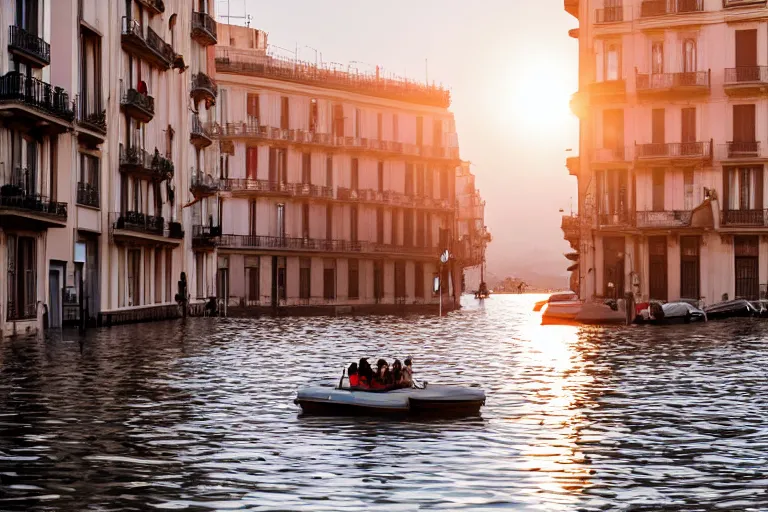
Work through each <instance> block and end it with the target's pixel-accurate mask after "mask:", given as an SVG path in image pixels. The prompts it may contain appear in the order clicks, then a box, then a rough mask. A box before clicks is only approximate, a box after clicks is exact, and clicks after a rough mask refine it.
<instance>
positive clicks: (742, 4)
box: [723, 0, 765, 9]
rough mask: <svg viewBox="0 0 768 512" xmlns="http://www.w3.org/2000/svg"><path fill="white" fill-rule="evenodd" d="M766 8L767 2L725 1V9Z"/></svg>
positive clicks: (763, 0) (759, 0) (756, 0)
mask: <svg viewBox="0 0 768 512" xmlns="http://www.w3.org/2000/svg"><path fill="white" fill-rule="evenodd" d="M759 6H763V7H764V6H765V0H723V7H724V8H725V9H730V8H737V7H759Z"/></svg>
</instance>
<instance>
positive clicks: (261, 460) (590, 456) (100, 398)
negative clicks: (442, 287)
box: [0, 295, 768, 511]
mask: <svg viewBox="0 0 768 512" xmlns="http://www.w3.org/2000/svg"><path fill="white" fill-rule="evenodd" d="M539 298H540V297H539V296H536V295H525V296H494V297H492V298H491V299H489V300H487V301H485V304H483V305H478V303H477V301H474V300H472V298H471V297H465V298H464V302H465V306H466V307H465V309H463V310H462V311H459V312H455V313H451V314H450V315H449V316H448V317H447V318H443V319H438V318H436V317H421V316H412V317H407V318H391V317H371V318H344V317H339V318H309V319H304V318H288V319H271V318H270V319H257V320H229V319H190V320H188V321H187V322H186V323H183V322H182V321H174V322H164V323H156V324H143V325H135V326H126V327H116V328H112V329H103V330H92V331H89V333H88V335H87V337H86V338H84V339H83V340H80V339H79V338H77V336H76V335H65V336H64V339H49V340H45V341H43V340H37V341H36V340H31V341H30V340H13V341H10V340H6V341H3V342H2V343H1V344H0V365H2V366H1V367H0V368H1V369H0V510H3V511H12V510H111V511H117V510H120V511H124V510H147V509H151V508H157V509H166V510H317V511H320V510H323V511H325V510H327V511H338V510H357V511H359V510H386V511H403V510H419V509H421V510H429V509H443V510H456V509H468V510H481V509H498V508H505V507H509V508H516V509H519V510H529V509H530V510H609V509H610V510H617V509H618V510H621V509H626V510H629V509H631V510H659V509H662V508H664V507H666V510H704V509H707V510H711V509H713V508H722V509H733V510H765V509H767V508H768V492H767V491H766V490H767V489H768V400H766V395H768V380H767V379H766V368H768V345H767V344H766V339H768V322H765V321H759V320H757V321H751V320H736V321H726V322H719V323H714V322H712V323H710V324H707V325H692V326H679V327H618V328H593V327H584V328H580V327H571V326H568V327H565V326H563V327H559V326H544V327H543V326H540V325H538V321H539V320H540V318H539V317H537V316H536V314H534V313H532V312H531V307H532V305H533V303H534V302H535V301H536V300H538V299H539ZM362 355H367V356H369V357H386V358H387V359H390V360H391V359H392V358H394V357H400V358H403V357H404V356H406V355H412V356H413V357H414V370H415V374H416V377H417V378H419V379H421V380H426V381H429V382H434V383H438V382H439V383H465V384H479V385H481V386H482V387H483V388H484V389H485V390H486V393H487V395H488V400H487V405H486V406H485V407H484V408H483V411H482V417H481V418H471V419H464V420H455V419H452V420H439V421H390V420H386V419H364V418H313V417H302V416H300V415H299V410H298V408H297V406H295V405H294V404H293V398H294V397H295V394H296V390H297V388H298V387H300V386H302V385H305V384H308V383H318V382H323V381H325V382H328V383H333V382H337V381H338V378H339V376H340V375H341V371H342V368H344V367H345V366H346V365H347V364H349V362H351V361H352V360H356V359H357V358H359V357H360V356H362Z"/></svg>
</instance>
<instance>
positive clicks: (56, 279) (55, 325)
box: [48, 268, 62, 329]
mask: <svg viewBox="0 0 768 512" xmlns="http://www.w3.org/2000/svg"><path fill="white" fill-rule="evenodd" d="M48 286H49V289H48V304H49V306H48V327H49V328H50V329H60V328H61V298H62V290H61V273H60V271H59V269H58V268H56V269H53V268H52V269H50V270H49V271H48Z"/></svg>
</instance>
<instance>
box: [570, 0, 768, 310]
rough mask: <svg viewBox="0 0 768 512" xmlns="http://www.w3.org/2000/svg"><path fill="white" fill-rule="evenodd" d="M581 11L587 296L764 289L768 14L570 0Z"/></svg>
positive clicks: (728, 5)
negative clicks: (767, 18) (767, 22)
mask: <svg viewBox="0 0 768 512" xmlns="http://www.w3.org/2000/svg"><path fill="white" fill-rule="evenodd" d="M564 6H565V9H566V11H567V12H569V13H571V14H572V15H573V16H575V17H576V18H577V19H578V20H579V28H578V29H575V30H573V31H571V35H572V36H573V37H575V38H577V39H578V41H579V67H580V72H579V90H578V92H577V93H576V94H575V95H574V97H573V100H572V108H573V110H574V113H576V115H578V116H579V118H580V120H581V137H580V151H579V156H578V157H573V158H569V159H568V162H567V166H568V169H569V171H570V173H571V174H572V175H574V176H576V177H577V179H578V186H579V216H578V217H577V218H571V217H569V218H566V219H564V222H563V228H564V231H565V232H566V238H568V239H569V240H570V241H571V243H572V245H573V247H574V248H575V249H576V250H577V251H578V253H579V265H578V267H577V268H576V270H575V271H574V272H576V273H578V279H575V281H577V282H578V288H579V292H580V294H581V296H582V297H585V298H590V297H596V296H597V297H600V296H619V297H622V296H624V294H626V293H632V294H633V295H634V296H635V299H636V300H638V301H645V300H648V299H659V300H676V299H680V298H685V299H698V300H700V301H702V302H703V303H705V304H711V303H714V302H718V301H720V300H722V299H724V298H731V299H732V298H737V297H739V298H749V299H757V298H761V297H762V298H764V297H765V292H766V283H768V215H766V211H767V209H768V206H767V203H766V197H765V194H764V193H763V191H764V190H765V189H766V180H767V179H768V174H767V173H766V172H765V164H766V162H768V95H767V94H766V92H767V91H768V30H767V29H766V25H765V17H766V15H767V14H768V8H766V6H765V3H764V2H751V1H743V0H740V1H735V0H725V1H723V0H675V1H666V0H665V1H627V0H623V1H622V0H565V1H564Z"/></svg>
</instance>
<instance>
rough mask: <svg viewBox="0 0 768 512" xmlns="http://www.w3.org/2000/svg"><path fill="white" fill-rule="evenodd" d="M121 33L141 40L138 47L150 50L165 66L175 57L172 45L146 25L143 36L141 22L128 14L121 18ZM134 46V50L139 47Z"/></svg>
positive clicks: (169, 64)
mask: <svg viewBox="0 0 768 512" xmlns="http://www.w3.org/2000/svg"><path fill="white" fill-rule="evenodd" d="M122 35H123V36H132V37H135V38H137V39H139V40H140V41H141V44H140V46H141V48H140V49H142V50H144V49H146V50H149V51H151V54H152V55H153V56H154V57H155V58H157V59H158V60H159V61H160V62H162V64H163V65H165V66H166V67H170V66H171V63H172V62H173V60H174V58H175V57H176V52H175V51H174V50H173V47H171V45H170V44H168V43H166V42H165V41H163V38H162V37H160V36H159V35H157V32H155V31H154V30H152V28H151V27H147V35H146V36H144V33H143V31H142V27H141V24H140V23H139V22H138V21H137V20H135V19H132V18H130V17H129V16H123V18H122ZM134 48H135V49H136V50H138V49H139V48H138V47H134Z"/></svg>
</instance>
